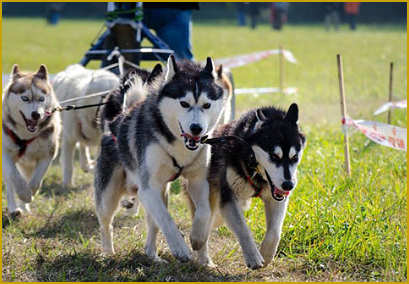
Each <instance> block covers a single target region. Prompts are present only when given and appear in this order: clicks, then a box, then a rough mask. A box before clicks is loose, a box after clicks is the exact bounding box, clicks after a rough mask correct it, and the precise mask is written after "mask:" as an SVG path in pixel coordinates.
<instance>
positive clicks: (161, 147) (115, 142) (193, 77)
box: [94, 56, 223, 261]
mask: <svg viewBox="0 0 409 284" xmlns="http://www.w3.org/2000/svg"><path fill="white" fill-rule="evenodd" d="M217 76H218V75H217V73H216V72H215V70H214V66H213V61H212V60H211V59H210V58H208V59H207V64H206V66H205V68H203V69H202V68H201V67H200V66H199V65H197V64H195V63H193V62H190V61H181V62H179V63H176V61H175V58H174V57H173V56H170V57H169V60H168V64H167V70H166V74H165V76H162V79H161V80H159V82H158V83H157V84H154V87H151V88H147V89H146V92H148V93H147V95H146V99H145V100H144V101H142V102H139V103H138V104H136V105H135V106H134V107H133V108H132V109H131V110H129V112H128V113H125V114H122V115H120V116H118V117H117V118H116V119H115V120H114V121H113V122H112V123H111V125H110V129H111V130H112V133H107V134H106V135H103V137H102V139H101V151H100V155H99V157H98V160H97V167H96V173H95V180H94V185H95V198H96V209H97V216H98V220H99V223H100V225H101V238H102V251H103V253H104V254H113V253H114V246H113V242H112V224H111V223H112V220H113V217H114V212H115V210H116V208H117V206H118V203H119V201H120V198H121V197H122V196H123V195H125V194H127V195H136V194H137V195H138V197H139V199H140V201H141V203H142V204H143V205H144V207H145V209H146V210H145V211H146V217H147V225H148V230H147V241H146V245H145V253H146V254H147V256H148V257H149V258H150V259H152V260H154V261H162V260H161V259H160V258H159V257H158V255H157V252H156V235H157V233H158V230H159V229H161V230H162V232H163V234H164V236H165V238H166V240H167V242H168V244H169V247H170V250H171V252H172V254H173V255H174V256H175V257H176V258H178V259H179V260H181V261H187V260H189V259H190V258H191V253H190V250H189V248H188V246H187V245H186V243H185V240H184V238H183V236H182V234H181V233H180V231H179V230H178V228H177V226H176V223H175V222H174V220H173V219H172V218H171V216H170V214H169V212H168V210H167V194H168V183H169V181H171V180H174V179H175V178H177V176H179V175H182V176H183V177H184V178H185V179H186V180H187V181H188V194H189V196H190V198H191V199H192V201H193V202H194V204H195V206H196V207H195V208H196V211H195V213H196V214H195V218H194V220H193V226H192V231H191V234H190V240H191V243H192V247H193V249H194V250H198V249H200V248H201V247H202V246H203V244H204V243H205V242H206V239H207V236H208V234H209V229H210V228H209V224H210V222H209V219H210V206H209V185H208V182H207V180H206V178H207V166H208V163H209V161H210V147H209V146H208V145H202V144H200V139H201V137H202V136H204V135H208V134H211V133H212V131H213V129H214V128H215V126H216V124H217V122H218V120H219V118H220V116H221V111H222V108H223V88H222V87H221V86H220V85H219V83H218V77H217Z"/></svg>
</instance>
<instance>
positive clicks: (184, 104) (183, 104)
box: [180, 102, 190, 108]
mask: <svg viewBox="0 0 409 284" xmlns="http://www.w3.org/2000/svg"><path fill="white" fill-rule="evenodd" d="M180 105H181V106H182V107H183V108H188V107H190V105H189V104H188V103H187V102H180Z"/></svg>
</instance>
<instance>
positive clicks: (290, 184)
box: [281, 180, 294, 191]
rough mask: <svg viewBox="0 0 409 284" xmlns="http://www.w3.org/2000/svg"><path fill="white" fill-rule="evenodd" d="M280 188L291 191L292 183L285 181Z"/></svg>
mask: <svg viewBox="0 0 409 284" xmlns="http://www.w3.org/2000/svg"><path fill="white" fill-rule="evenodd" d="M281 187H282V188H283V189H284V190H286V191H289V190H291V189H293V188H294V184H293V183H292V181H289V180H286V181H285V182H283V184H282V185H281Z"/></svg>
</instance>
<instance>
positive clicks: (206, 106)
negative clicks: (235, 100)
mask: <svg viewBox="0 0 409 284" xmlns="http://www.w3.org/2000/svg"><path fill="white" fill-rule="evenodd" d="M210 106H211V104H209V103H207V104H204V105H203V108H204V109H209V108H210Z"/></svg>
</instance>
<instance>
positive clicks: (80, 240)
mask: <svg viewBox="0 0 409 284" xmlns="http://www.w3.org/2000/svg"><path fill="white" fill-rule="evenodd" d="M101 25H102V22H99V21H68V20H66V21H64V20H63V21H61V24H59V25H58V26H55V27H54V26H53V27H52V26H47V25H46V24H45V20H41V19H3V34H2V36H3V39H2V42H3V51H2V52H3V58H2V60H3V62H2V70H3V73H8V72H10V70H11V66H12V65H13V64H14V63H16V62H17V63H19V64H20V66H21V68H22V69H23V70H34V69H36V68H38V66H39V65H40V64H41V63H45V64H47V66H48V68H49V70H50V72H51V73H57V72H58V71H61V70H63V69H64V68H65V67H66V66H67V65H69V64H72V63H75V62H78V61H79V60H80V59H81V57H82V55H83V53H84V52H85V50H86V49H87V48H88V47H89V43H90V41H91V40H92V38H93V37H94V36H95V34H96V33H97V31H98V30H99V28H100V27H101ZM406 42H407V34H406V28H405V27H402V26H385V27H381V26H364V25H361V26H359V29H358V30H357V31H356V32H349V31H348V30H347V27H342V29H341V31H340V32H338V33H326V32H325V31H324V28H323V27H322V26H318V25H311V26H285V28H284V30H283V31H282V32H281V33H278V32H275V31H273V30H271V28H270V27H269V26H260V27H259V28H257V29H256V30H250V29H249V28H239V27H236V26H234V25H232V23H231V22H217V23H211V24H208V25H206V24H204V23H200V24H195V25H194V30H193V47H194V48H193V51H194V54H195V57H196V59H197V60H200V61H202V60H204V59H205V58H206V56H212V57H213V58H221V57H225V56H232V55H238V54H245V53H250V52H254V51H261V50H267V49H275V48H278V46H280V45H283V46H284V48H286V49H288V50H290V51H292V52H293V54H294V56H295V57H296V58H297V59H298V61H299V63H298V64H290V63H286V65H285V85H286V86H288V87H297V88H298V93H297V94H295V95H292V96H284V95H281V94H264V95H259V96H257V97H255V96H252V95H240V96H237V98H236V105H237V110H238V113H240V112H242V111H244V110H246V109H250V108H255V107H258V106H261V105H271V104H273V105H278V106H282V107H284V108H287V107H288V106H289V104H290V103H292V102H297V103H298V104H299V107H300V125H301V127H302V129H303V131H304V132H305V133H306V136H307V140H308V143H307V149H306V151H305V153H304V157H303V160H302V162H301V165H300V167H299V173H298V179H299V184H298V186H297V189H296V191H295V192H294V194H293V195H292V197H291V201H290V204H289V208H288V215H287V217H286V219H285V223H284V227H283V233H282V240H281V242H280V246H279V252H278V255H277V258H276V260H275V261H274V262H273V263H272V264H270V266H269V267H268V268H266V269H262V270H260V271H251V272H249V270H248V269H247V268H246V267H245V265H244V261H243V258H242V252H241V249H240V246H239V245H238V243H237V241H236V239H235V238H234V237H233V235H232V234H231V232H230V231H229V230H228V229H226V228H225V227H222V228H219V229H217V230H214V231H213V232H212V234H211V238H210V255H211V256H212V258H213V260H214V262H215V263H216V264H217V265H218V268H217V269H207V268H201V267H198V266H196V265H195V264H193V263H186V264H180V263H178V262H177V261H175V260H174V259H173V257H172V256H171V254H170V251H169V248H168V246H167V244H166V242H165V240H164V238H163V236H162V235H160V238H159V240H158V250H159V253H160V255H161V256H162V257H163V258H165V259H167V260H168V261H170V264H169V265H154V264H151V263H150V262H149V261H148V260H147V258H146V257H145V256H144V254H143V244H144V240H145V236H146V229H145V224H144V218H143V217H142V216H143V214H140V215H138V216H136V217H129V216H125V215H124V212H123V211H122V210H120V211H119V213H118V214H117V216H116V218H115V221H114V235H115V237H114V238H115V248H116V251H117V254H116V255H115V256H114V257H112V258H102V257H101V256H100V255H99V254H100V248H99V244H100V236H99V225H98V221H97V219H96V216H95V213H94V201H93V197H92V191H93V188H92V177H93V176H92V174H85V173H82V172H81V170H80V168H79V166H78V164H77V165H76V168H75V170H76V181H77V186H76V187H73V188H70V189H63V188H62V187H61V185H60V183H61V168H60V165H59V164H58V162H57V161H55V162H54V164H53V166H52V167H51V169H50V170H49V171H48V172H47V175H46V178H45V181H44V186H43V189H42V190H41V192H40V194H39V195H38V196H37V197H36V199H35V201H34V202H33V204H32V213H31V214H30V215H27V216H24V217H23V218H22V219H21V220H10V219H9V218H8V217H7V214H6V213H7V211H6V207H7V203H6V199H5V189H4V186H3V199H2V205H3V218H2V221H3V222H2V225H3V231H2V232H3V233H2V238H3V239H2V240H3V242H2V254H3V281H169V280H170V281H406V280H407V264H406V263H407V244H406V242H407V237H406V234H407V226H406V224H407V178H406V177H407V161H406V153H405V152H401V151H397V150H393V149H390V148H386V147H383V146H380V145H378V144H375V143H373V142H370V141H368V140H367V139H366V138H365V136H364V135H362V134H360V133H358V132H351V136H350V148H351V166H352V174H351V176H350V177H346V175H345V174H344V170H343V144H342V141H343V136H342V133H341V131H340V130H341V127H340V123H339V121H340V117H341V115H340V107H339V91H338V81H337V69H336V54H338V53H340V54H342V56H343V64H344V77H345V90H346V95H347V111H348V114H349V115H350V116H351V117H353V118H356V119H366V120H376V121H381V122H385V120H386V115H385V114H384V115H380V116H378V117H374V116H373V115H372V113H373V112H374V111H375V110H376V109H377V108H378V107H379V106H380V105H381V104H383V103H384V102H385V101H386V100H387V97H388V74H389V70H388V68H389V63H390V62H394V63H395V70H394V75H395V76H394V95H395V97H396V98H397V99H398V98H405V97H406V93H407V57H406V54H407V43H406ZM92 66H94V67H96V66H97V65H96V64H93V65H92ZM144 66H145V67H149V66H151V65H150V64H144ZM232 71H233V76H234V80H235V84H236V87H239V88H242V87H243V88H244V87H277V86H278V58H277V57H274V56H272V57H270V58H268V59H265V60H262V61H260V62H257V63H254V64H251V65H248V66H246V67H241V68H236V69H233V70H232ZM392 124H394V125H398V126H401V127H405V128H406V124H407V116H406V112H405V110H395V111H394V112H393V114H392ZM172 192H173V193H172V194H171V201H170V212H171V214H172V216H173V217H174V218H175V220H176V222H177V224H178V226H179V228H180V229H181V230H182V231H183V232H184V234H185V236H188V235H189V230H190V226H191V221H190V218H189V214H188V211H187V207H186V205H185V202H184V199H183V197H182V194H179V185H178V184H177V183H176V184H174V185H173V186H172ZM245 214H246V216H247V218H248V222H249V225H250V227H251V229H252V231H253V235H254V237H255V239H256V242H257V243H258V244H260V243H261V241H262V239H263V235H264V232H265V228H264V212H263V208H262V204H261V201H260V200H259V199H254V200H253V201H252V210H250V211H247V212H246V213H245ZM134 227H135V228H134ZM186 239H187V238H186Z"/></svg>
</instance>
